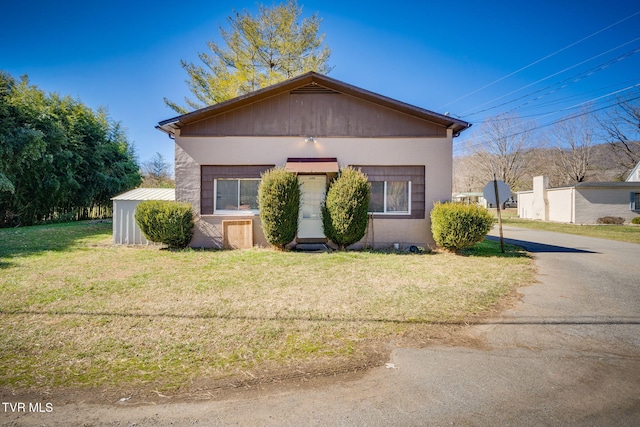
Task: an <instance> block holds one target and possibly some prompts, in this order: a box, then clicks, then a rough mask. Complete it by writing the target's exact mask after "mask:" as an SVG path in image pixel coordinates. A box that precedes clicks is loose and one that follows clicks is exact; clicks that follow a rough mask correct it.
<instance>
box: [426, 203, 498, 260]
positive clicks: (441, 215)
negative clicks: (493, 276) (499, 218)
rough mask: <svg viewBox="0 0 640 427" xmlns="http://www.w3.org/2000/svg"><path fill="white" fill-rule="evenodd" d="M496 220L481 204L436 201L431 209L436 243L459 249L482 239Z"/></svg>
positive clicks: (432, 227)
mask: <svg viewBox="0 0 640 427" xmlns="http://www.w3.org/2000/svg"><path fill="white" fill-rule="evenodd" d="M495 222H496V220H495V218H494V217H493V216H492V215H491V213H490V212H489V211H488V210H487V209H486V208H483V207H482V206H478V205H464V204H462V203H436V204H435V206H434V207H433V210H432V211H431V232H432V234H433V239H434V240H435V242H436V244H437V245H438V246H440V247H442V248H445V249H448V250H451V251H459V250H461V249H465V248H468V247H471V246H473V244H474V243H476V242H480V241H482V240H483V239H484V238H485V236H486V235H487V233H488V232H489V230H491V227H493V224H495Z"/></svg>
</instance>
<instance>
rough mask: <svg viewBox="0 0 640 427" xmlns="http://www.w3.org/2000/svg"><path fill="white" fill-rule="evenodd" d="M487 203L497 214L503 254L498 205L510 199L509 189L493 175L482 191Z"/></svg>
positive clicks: (500, 218)
mask: <svg viewBox="0 0 640 427" xmlns="http://www.w3.org/2000/svg"><path fill="white" fill-rule="evenodd" d="M482 195H483V196H484V198H485V200H486V201H487V203H490V204H492V205H496V209H497V214H498V228H499V230H500V249H501V250H502V253H504V237H503V235H502V213H501V212H500V205H501V204H503V203H504V202H506V201H507V200H508V199H509V197H511V188H509V186H508V185H507V184H505V183H504V182H503V181H498V180H497V179H496V175H495V174H493V182H489V183H487V185H485V186H484V189H483V190H482Z"/></svg>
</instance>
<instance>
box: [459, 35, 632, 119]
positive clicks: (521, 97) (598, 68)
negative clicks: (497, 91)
mask: <svg viewBox="0 0 640 427" xmlns="http://www.w3.org/2000/svg"><path fill="white" fill-rule="evenodd" d="M638 40H640V37H637V38H635V39H633V40H631V41H628V42H626V43H623V44H621V45H618V46H616V47H614V48H612V49H609V50H607V51H606V52H602V53H600V54H598V55H595V56H592V57H591V58H589V59H586V60H584V61H582V62H579V63H577V64H574V65H572V66H570V67H567V68H565V69H564V70H561V71H558V72H556V73H553V74H551V75H549V76H547V77H544V78H542V79H540V80H537V81H535V82H533V83H529V84H528V85H525V86H522V87H521V88H519V89H516V90H513V91H511V92H509V93H507V94H505V95H501V96H499V97H497V98H494V99H492V100H491V101H487V102H485V103H482V104H480V105H478V106H476V107H474V108H470V109H469V110H467V111H465V112H463V113H462V114H461V117H462V118H466V117H469V116H475V115H478V114H480V113H484V112H487V111H490V110H495V109H496V108H500V107H503V106H505V105H508V104H510V103H512V102H515V101H518V100H520V99H524V98H527V97H528V96H531V95H535V94H536V93H539V92H541V91H543V90H545V89H548V88H551V87H553V86H554V85H556V84H557V83H554V84H553V85H550V86H547V87H546V88H543V89H539V90H537V91H534V92H532V93H529V94H526V95H522V96H520V97H518V98H515V99H513V100H510V101H506V102H503V103H502V104H499V105H495V106H493V107H489V108H485V109H484V110H480V111H476V112H469V111H473V110H474V109H475V108H480V107H484V106H485V105H488V104H491V103H493V102H495V101H498V100H500V99H503V98H506V97H507V96H510V95H513V94H514V93H517V92H520V91H521V90H524V89H526V88H528V87H531V86H534V85H536V84H538V83H541V82H543V81H545V80H549V79H550V78H552V77H555V76H557V75H560V74H562V73H565V72H567V71H569V70H571V69H573V68H576V67H579V66H580V65H583V64H585V63H587V62H589V61H592V60H594V59H596V58H598V57H600V56H603V55H606V54H608V53H611V52H613V51H614V50H617V49H619V48H621V47H623V46H626V45H628V44H631V43H633V42H635V41H638ZM638 52H640V48H638V49H633V50H631V51H629V52H626V53H624V54H622V55H620V56H619V57H618V58H616V59H613V60H609V61H606V62H605V63H603V64H600V65H598V66H597V67H594V68H592V69H591V70H595V71H594V73H595V72H597V71H600V70H603V69H605V68H607V66H609V65H611V64H613V63H615V62H620V61H622V60H624V59H626V58H628V57H629V56H631V55H634V54H636V53H638ZM605 64H606V65H605ZM585 73H586V72H582V73H579V74H577V75H576V76H573V77H569V78H567V79H565V80H562V82H565V81H567V80H571V79H572V78H575V77H577V76H581V75H582V74H585ZM592 74H593V73H592ZM589 75H591V74H588V75H585V77H588V76H589ZM575 82H577V80H575V81H573V82H572V83H575Z"/></svg>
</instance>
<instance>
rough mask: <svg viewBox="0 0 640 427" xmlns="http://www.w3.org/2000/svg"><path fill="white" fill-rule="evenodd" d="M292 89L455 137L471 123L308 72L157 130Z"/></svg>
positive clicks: (161, 124) (172, 131) (174, 120)
mask: <svg viewBox="0 0 640 427" xmlns="http://www.w3.org/2000/svg"><path fill="white" fill-rule="evenodd" d="M294 90H297V91H299V92H302V93H320V92H324V93H326V92H327V91H333V93H342V94H346V95H350V96H352V97H355V98H358V99H361V100H363V101H367V102H371V103H374V104H377V105H380V106H383V107H386V108H390V109H392V110H395V111H398V112H400V113H404V114H407V115H409V116H413V117H415V118H418V119H421V120H424V121H427V122H429V123H432V124H433V125H435V126H438V127H442V128H446V129H452V131H453V134H454V135H457V134H459V133H460V132H462V131H463V130H465V129H467V128H469V127H470V126H471V124H470V123H468V122H465V121H463V120H459V119H455V118H453V117H449V116H446V115H443V114H439V113H436V112H433V111H430V110H426V109H424V108H420V107H416V106H414V105H411V104H407V103H404V102H401V101H398V100H395V99H392V98H389V97H386V96H383V95H379V94H377V93H374V92H371V91H368V90H365V89H361V88H359V87H356V86H353V85H350V84H347V83H344V82H341V81H339V80H336V79H332V78H330V77H327V76H325V75H322V74H318V73H315V72H313V71H311V72H308V73H305V74H302V75H300V76H297V77H294V78H291V79H289V80H285V81H283V82H280V83H277V84H275V85H272V86H268V87H266V88H263V89H259V90H257V91H255V92H251V93H248V94H245V95H241V96H238V97H236V98H233V99H230V100H228V101H224V102H221V103H218V104H215V105H211V106H209V107H205V108H202V109H199V110H196V111H193V112H191V113H187V114H183V115H181V116H177V117H173V118H171V119H168V120H163V121H161V122H159V123H158V126H156V128H157V129H159V130H162V131H164V132H166V133H168V134H169V135H173V134H175V130H177V129H180V128H182V127H184V126H187V125H189V124H192V123H195V122H198V121H201V120H204V119H207V118H209V117H212V116H216V115H219V114H223V113H226V112H229V111H232V110H235V109H238V108H241V107H243V106H247V105H250V104H253V103H255V102H258V101H262V100H266V99H267V98H270V97H273V96H275V95H277V94H280V93H284V92H289V91H294Z"/></svg>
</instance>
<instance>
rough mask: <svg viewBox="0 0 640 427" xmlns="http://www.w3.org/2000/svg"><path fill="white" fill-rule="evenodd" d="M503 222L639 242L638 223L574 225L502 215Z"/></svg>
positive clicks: (537, 228) (517, 225)
mask: <svg viewBox="0 0 640 427" xmlns="http://www.w3.org/2000/svg"><path fill="white" fill-rule="evenodd" d="M503 224H505V225H507V224H508V225H513V226H516V227H524V228H530V229H534V230H544V231H553V232H556V233H567V234H577V235H579V236H588V237H598V238H600V239H609V240H618V241H620V242H628V243H640V226H638V225H576V224H561V223H556V222H545V221H534V220H528V219H518V218H504V217H503Z"/></svg>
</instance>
